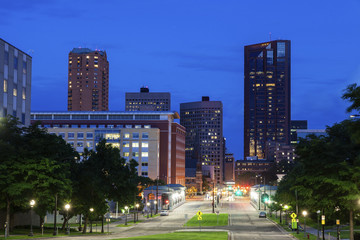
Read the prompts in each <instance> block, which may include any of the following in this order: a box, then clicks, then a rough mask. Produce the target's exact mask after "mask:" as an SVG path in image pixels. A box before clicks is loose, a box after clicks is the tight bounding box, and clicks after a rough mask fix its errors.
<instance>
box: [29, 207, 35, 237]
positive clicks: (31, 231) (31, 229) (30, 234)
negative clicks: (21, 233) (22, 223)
mask: <svg viewBox="0 0 360 240" xmlns="http://www.w3.org/2000/svg"><path fill="white" fill-rule="evenodd" d="M34 206H35V200H31V201H30V233H29V236H30V237H32V236H34V233H33V228H32V209H33V207H34Z"/></svg>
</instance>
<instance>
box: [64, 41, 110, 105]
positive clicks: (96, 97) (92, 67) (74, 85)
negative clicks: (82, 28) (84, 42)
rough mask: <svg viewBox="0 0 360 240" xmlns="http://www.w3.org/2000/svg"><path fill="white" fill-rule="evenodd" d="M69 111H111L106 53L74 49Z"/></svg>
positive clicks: (71, 54) (70, 64)
mask: <svg viewBox="0 0 360 240" xmlns="http://www.w3.org/2000/svg"><path fill="white" fill-rule="evenodd" d="M68 77H69V81H68V111H108V110H109V62H108V61H107V57H106V52H105V51H99V50H91V49H89V48H74V49H73V50H72V51H71V52H70V53H69V76H68Z"/></svg>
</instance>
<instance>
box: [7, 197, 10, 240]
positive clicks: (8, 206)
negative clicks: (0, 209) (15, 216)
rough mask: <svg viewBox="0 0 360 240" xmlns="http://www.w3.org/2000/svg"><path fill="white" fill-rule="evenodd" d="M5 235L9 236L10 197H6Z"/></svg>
mask: <svg viewBox="0 0 360 240" xmlns="http://www.w3.org/2000/svg"><path fill="white" fill-rule="evenodd" d="M6 222H7V224H6V237H9V236H10V233H9V231H10V199H9V198H6Z"/></svg>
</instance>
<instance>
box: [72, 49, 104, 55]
mask: <svg viewBox="0 0 360 240" xmlns="http://www.w3.org/2000/svg"><path fill="white" fill-rule="evenodd" d="M71 52H72V53H77V54H86V53H92V52H98V53H100V55H101V56H103V55H104V53H105V51H100V50H97V49H96V50H92V49H90V48H73V50H72V51H71Z"/></svg>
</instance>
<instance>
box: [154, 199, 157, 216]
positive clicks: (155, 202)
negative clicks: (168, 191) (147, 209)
mask: <svg viewBox="0 0 360 240" xmlns="http://www.w3.org/2000/svg"><path fill="white" fill-rule="evenodd" d="M154 204H155V207H156V209H155V214H157V211H158V209H157V207H158V205H157V201H156V200H155V201H154Z"/></svg>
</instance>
